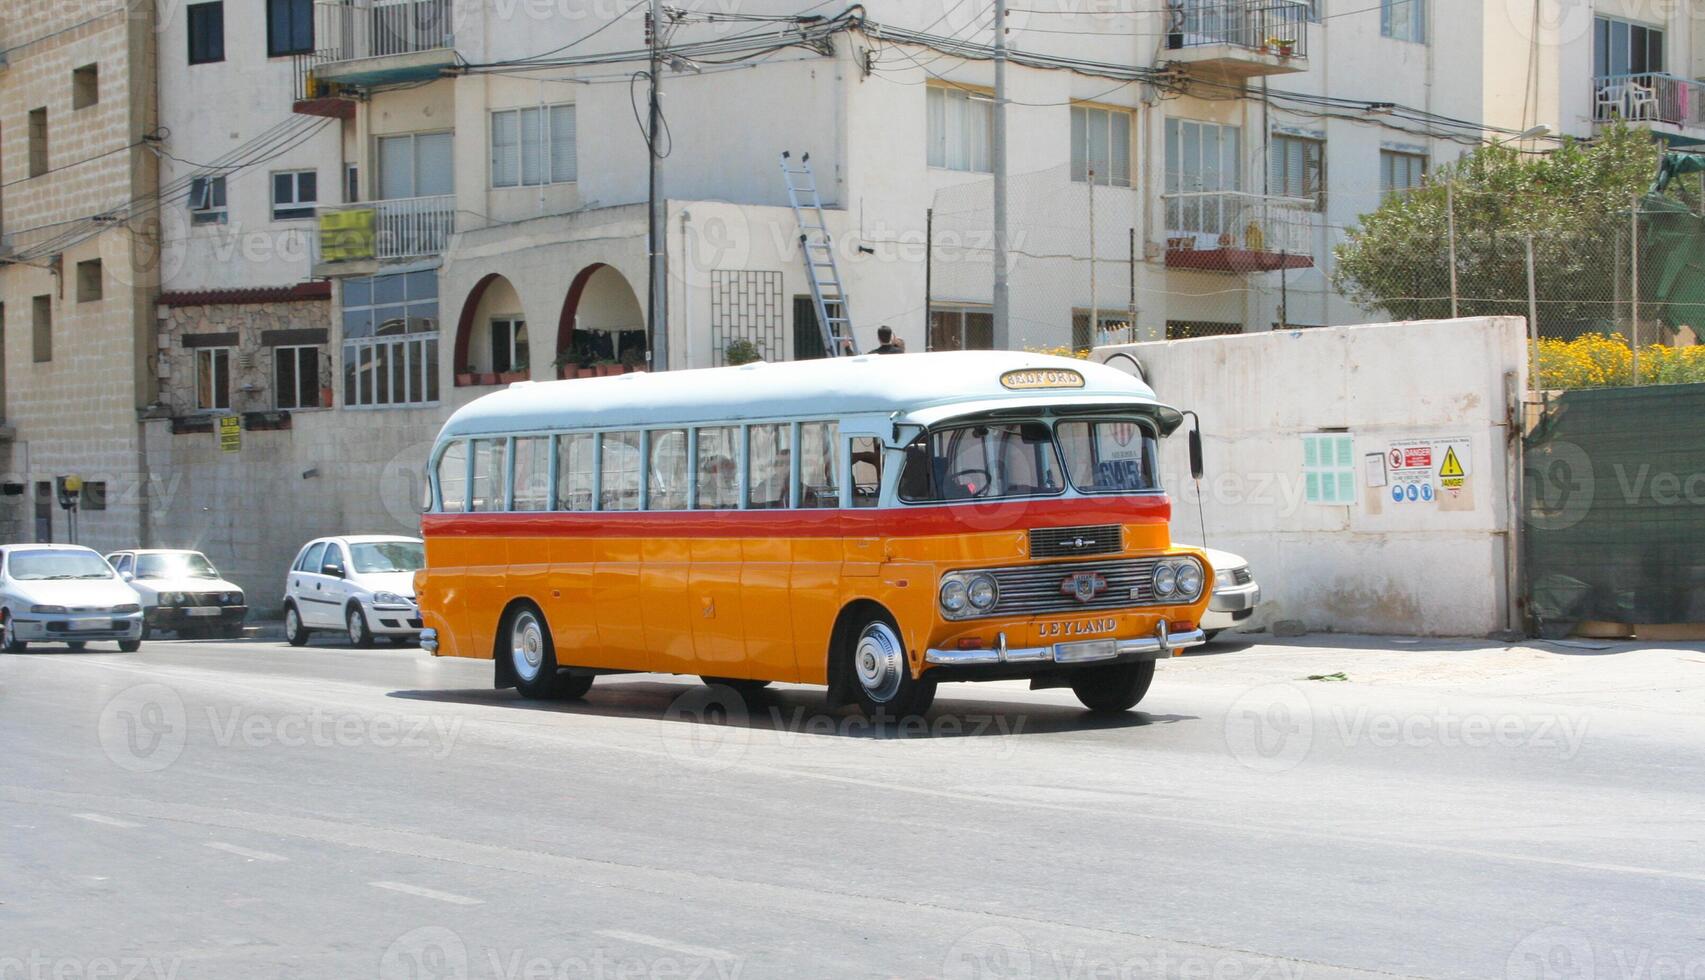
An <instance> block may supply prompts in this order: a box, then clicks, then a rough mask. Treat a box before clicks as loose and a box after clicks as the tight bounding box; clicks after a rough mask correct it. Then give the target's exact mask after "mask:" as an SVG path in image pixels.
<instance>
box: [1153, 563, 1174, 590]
mask: <svg viewBox="0 0 1705 980" xmlns="http://www.w3.org/2000/svg"><path fill="white" fill-rule="evenodd" d="M1177 591H1178V570H1177V569H1176V568H1174V567H1173V566H1172V563H1171V562H1168V561H1163V562H1161V563H1160V564H1158V565H1156V566H1154V594H1155V597H1156V598H1160V599H1170V598H1171V597H1172V595H1173V593H1175V592H1177Z"/></svg>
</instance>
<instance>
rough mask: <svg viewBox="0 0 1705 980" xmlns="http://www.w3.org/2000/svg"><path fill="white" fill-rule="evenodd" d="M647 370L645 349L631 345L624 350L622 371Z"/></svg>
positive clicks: (626, 372)
mask: <svg viewBox="0 0 1705 980" xmlns="http://www.w3.org/2000/svg"><path fill="white" fill-rule="evenodd" d="M644 370H645V351H643V350H640V349H639V348H638V347H630V348H628V349H627V350H625V351H622V372H623V373H625V374H632V373H636V372H639V371H644Z"/></svg>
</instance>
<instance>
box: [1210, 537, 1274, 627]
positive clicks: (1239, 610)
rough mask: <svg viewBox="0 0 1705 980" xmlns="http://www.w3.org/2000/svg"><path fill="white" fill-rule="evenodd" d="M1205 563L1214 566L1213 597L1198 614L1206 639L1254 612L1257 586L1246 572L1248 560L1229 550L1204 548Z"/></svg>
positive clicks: (1259, 591)
mask: <svg viewBox="0 0 1705 980" xmlns="http://www.w3.org/2000/svg"><path fill="white" fill-rule="evenodd" d="M1207 552H1208V564H1210V565H1212V566H1213V567H1214V598H1213V601H1212V602H1210V603H1208V611H1207V613H1206V614H1205V615H1204V616H1203V617H1202V631H1203V632H1204V633H1207V634H1208V639H1210V640H1211V639H1213V638H1214V636H1215V635H1216V634H1218V633H1220V632H1221V631H1223V630H1228V629H1231V628H1232V627H1234V626H1236V625H1237V624H1238V623H1241V622H1243V621H1245V620H1247V619H1248V618H1249V617H1251V616H1253V615H1255V607H1256V606H1259V605H1260V604H1261V586H1260V585H1259V584H1257V583H1256V581H1255V576H1254V574H1252V573H1251V572H1250V571H1249V563H1248V562H1247V561H1244V560H1243V559H1242V558H1240V557H1238V556H1237V555H1234V554H1232V553H1231V552H1229V551H1216V550H1215V549H1213V548H1209V549H1207Z"/></svg>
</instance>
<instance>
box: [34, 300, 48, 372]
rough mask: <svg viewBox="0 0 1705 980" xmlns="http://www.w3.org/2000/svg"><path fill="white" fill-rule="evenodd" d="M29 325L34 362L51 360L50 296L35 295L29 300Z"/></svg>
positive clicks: (43, 362) (39, 362) (40, 362)
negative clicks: (31, 330)
mask: <svg viewBox="0 0 1705 980" xmlns="http://www.w3.org/2000/svg"><path fill="white" fill-rule="evenodd" d="M30 326H31V328H32V329H33V332H34V335H35V336H34V339H35V362H36V363H37V364H46V363H47V362H48V361H51V360H53V297H52V296H37V297H35V298H34V299H32V300H30Z"/></svg>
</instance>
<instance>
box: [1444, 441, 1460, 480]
mask: <svg viewBox="0 0 1705 980" xmlns="http://www.w3.org/2000/svg"><path fill="white" fill-rule="evenodd" d="M1463 475H1465V471H1464V470H1463V468H1462V458H1461V457H1460V456H1458V455H1457V454H1456V447H1455V446H1446V447H1445V458H1444V460H1443V461H1441V462H1440V463H1439V476H1440V477H1453V476H1463Z"/></svg>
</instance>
